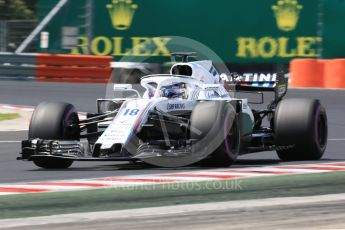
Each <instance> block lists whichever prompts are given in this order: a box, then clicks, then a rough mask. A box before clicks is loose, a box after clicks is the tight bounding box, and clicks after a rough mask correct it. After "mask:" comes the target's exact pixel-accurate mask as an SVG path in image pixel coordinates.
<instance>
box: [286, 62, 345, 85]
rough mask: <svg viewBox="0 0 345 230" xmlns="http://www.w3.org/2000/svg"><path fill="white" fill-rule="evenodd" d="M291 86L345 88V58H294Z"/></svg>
mask: <svg viewBox="0 0 345 230" xmlns="http://www.w3.org/2000/svg"><path fill="white" fill-rule="evenodd" d="M290 76H291V79H290V83H289V85H290V87H305V88H334V89H339V88H345V59H294V60H292V61H291V62H290Z"/></svg>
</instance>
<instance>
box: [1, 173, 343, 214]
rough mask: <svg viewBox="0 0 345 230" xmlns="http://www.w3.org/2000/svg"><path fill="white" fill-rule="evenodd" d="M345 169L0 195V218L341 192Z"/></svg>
mask: <svg viewBox="0 0 345 230" xmlns="http://www.w3.org/2000/svg"><path fill="white" fill-rule="evenodd" d="M344 191H345V172H329V173H320V174H304V175H286V176H273V177H259V178H248V179H243V180H237V181H236V180H222V181H213V182H205V181H204V182H193V183H191V182H190V183H183V184H182V183H181V184H169V185H168V184H165V185H163V184H161V185H152V186H148V185H147V186H138V187H132V188H129V187H127V188H108V189H97V190H88V191H74V192H54V193H40V194H25V195H9V196H0V219H1V218H15V217H30V216H43V215H53V214H67V213H76V212H93V211H107V210H121V209H131V208H143V207H155V206H164V205H176V204H194V203H205V202H216V201H231V200H244V199H259V198H271V197H287V196H312V195H321V194H333V193H334V194H335V193H344Z"/></svg>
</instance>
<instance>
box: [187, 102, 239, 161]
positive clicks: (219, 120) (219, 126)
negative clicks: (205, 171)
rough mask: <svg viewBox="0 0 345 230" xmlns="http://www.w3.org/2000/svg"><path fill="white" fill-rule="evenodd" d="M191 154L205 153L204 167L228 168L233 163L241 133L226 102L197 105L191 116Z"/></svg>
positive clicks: (234, 116) (234, 115) (233, 113)
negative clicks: (192, 142)
mask: <svg viewBox="0 0 345 230" xmlns="http://www.w3.org/2000/svg"><path fill="white" fill-rule="evenodd" d="M191 127H192V130H191V139H192V140H193V139H194V140H195V139H196V140H197V141H196V144H193V151H194V152H199V151H204V152H205V153H206V154H207V156H206V158H204V159H202V160H201V161H200V165H201V166H203V167H228V166H230V165H232V164H233V163H234V161H235V160H236V158H237V156H238V153H239V147H240V132H239V125H238V120H237V117H236V111H235V109H234V108H233V106H232V105H231V104H229V103H228V102H225V101H206V102H200V103H199V104H197V106H196V107H195V108H194V109H193V112H192V115H191Z"/></svg>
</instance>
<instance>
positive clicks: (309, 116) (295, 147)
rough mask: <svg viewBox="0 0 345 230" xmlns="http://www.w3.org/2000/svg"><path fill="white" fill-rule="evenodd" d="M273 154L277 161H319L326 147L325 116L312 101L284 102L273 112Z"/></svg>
mask: <svg viewBox="0 0 345 230" xmlns="http://www.w3.org/2000/svg"><path fill="white" fill-rule="evenodd" d="M274 130H275V142H276V148H277V149H276V151H277V153H278V156H279V158H280V159H281V160H284V161H300V160H319V159H320V158H321V157H322V155H323V153H324V152H325V149H326V146H327V133H328V128H327V114H326V110H325V108H324V107H323V106H322V105H321V104H320V102H319V100H315V99H286V100H283V101H281V102H280V103H279V104H278V106H277V108H276V112H275V117H274Z"/></svg>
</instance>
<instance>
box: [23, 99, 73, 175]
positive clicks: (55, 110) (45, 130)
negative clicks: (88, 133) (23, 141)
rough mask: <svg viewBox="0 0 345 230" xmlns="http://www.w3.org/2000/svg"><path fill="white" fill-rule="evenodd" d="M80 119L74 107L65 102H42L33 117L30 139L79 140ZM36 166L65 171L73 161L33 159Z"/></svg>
mask: <svg viewBox="0 0 345 230" xmlns="http://www.w3.org/2000/svg"><path fill="white" fill-rule="evenodd" d="M78 122H79V118H78V114H77V111H76V109H75V108H74V106H73V105H71V104H68V103H64V102H42V103H40V104H39V105H38V106H37V107H36V109H35V111H34V113H33V114H32V117H31V122H30V127H29V139H34V138H40V139H44V140H79V128H77V126H75V128H71V125H72V124H76V125H77V124H78ZM33 162H34V163H35V165H37V166H38V167H41V168H46V169H63V168H68V167H70V166H71V165H72V163H73V160H70V159H59V158H33Z"/></svg>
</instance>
